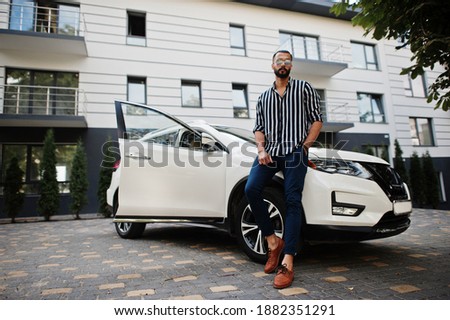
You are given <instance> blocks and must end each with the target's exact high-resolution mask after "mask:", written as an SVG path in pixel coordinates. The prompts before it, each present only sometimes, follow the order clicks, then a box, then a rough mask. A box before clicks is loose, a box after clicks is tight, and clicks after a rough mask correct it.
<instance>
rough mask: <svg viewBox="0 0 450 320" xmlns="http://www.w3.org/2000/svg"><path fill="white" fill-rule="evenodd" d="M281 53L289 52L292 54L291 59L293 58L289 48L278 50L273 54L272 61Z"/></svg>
mask: <svg viewBox="0 0 450 320" xmlns="http://www.w3.org/2000/svg"><path fill="white" fill-rule="evenodd" d="M279 53H287V54H289V55H290V56H291V60H292V53H291V52H290V51H289V50H278V51H277V52H275V53H274V54H273V56H272V61H273V59H275V56H276V55H277V54H279Z"/></svg>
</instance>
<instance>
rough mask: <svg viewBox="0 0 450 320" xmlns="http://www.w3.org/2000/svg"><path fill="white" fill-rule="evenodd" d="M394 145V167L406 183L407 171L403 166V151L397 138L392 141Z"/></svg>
mask: <svg viewBox="0 0 450 320" xmlns="http://www.w3.org/2000/svg"><path fill="white" fill-rule="evenodd" d="M394 145H395V157H394V169H395V170H396V171H397V172H398V174H399V175H400V177H402V179H403V181H404V182H406V183H407V184H408V180H409V179H408V173H407V171H406V168H405V162H404V160H403V157H402V156H403V151H402V148H401V147H400V143H399V142H398V140H397V139H395V141H394Z"/></svg>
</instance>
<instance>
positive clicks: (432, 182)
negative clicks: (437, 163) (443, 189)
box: [422, 151, 439, 209]
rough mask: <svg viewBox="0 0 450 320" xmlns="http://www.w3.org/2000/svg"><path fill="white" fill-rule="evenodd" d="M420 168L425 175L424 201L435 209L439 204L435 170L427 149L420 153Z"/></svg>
mask: <svg viewBox="0 0 450 320" xmlns="http://www.w3.org/2000/svg"><path fill="white" fill-rule="evenodd" d="M422 169H423V174H424V176H425V177H426V179H425V181H424V199H425V203H426V204H428V205H431V207H432V208H433V209H436V208H437V207H438V205H439V187H438V178H437V173H436V170H435V169H434V165H433V159H432V158H431V156H430V153H429V152H428V151H427V152H426V153H425V154H423V155H422Z"/></svg>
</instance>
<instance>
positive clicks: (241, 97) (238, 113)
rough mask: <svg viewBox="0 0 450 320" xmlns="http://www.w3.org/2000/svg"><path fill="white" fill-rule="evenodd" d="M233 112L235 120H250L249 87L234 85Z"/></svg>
mask: <svg viewBox="0 0 450 320" xmlns="http://www.w3.org/2000/svg"><path fill="white" fill-rule="evenodd" d="M233 112H234V117H235V118H248V117H249V115H248V99H247V86H246V85H245V84H235V83H233Z"/></svg>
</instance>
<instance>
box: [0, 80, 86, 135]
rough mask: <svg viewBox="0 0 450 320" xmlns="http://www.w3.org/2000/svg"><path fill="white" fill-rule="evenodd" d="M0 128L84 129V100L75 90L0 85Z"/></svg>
mask: <svg viewBox="0 0 450 320" xmlns="http://www.w3.org/2000/svg"><path fill="white" fill-rule="evenodd" d="M0 96H1V97H3V99H1V98H0V126H3V127H53V128H86V127H87V123H86V107H85V103H86V99H85V95H84V94H83V92H82V91H81V90H80V89H78V88H64V87H45V86H24V85H5V86H0Z"/></svg>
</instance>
